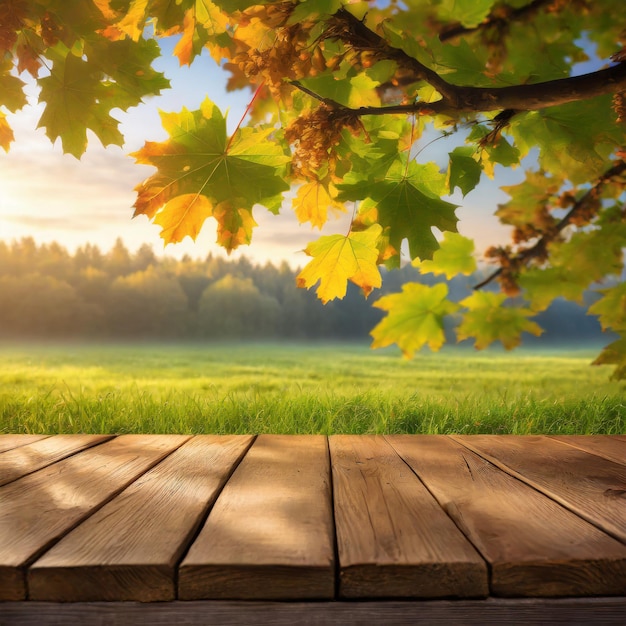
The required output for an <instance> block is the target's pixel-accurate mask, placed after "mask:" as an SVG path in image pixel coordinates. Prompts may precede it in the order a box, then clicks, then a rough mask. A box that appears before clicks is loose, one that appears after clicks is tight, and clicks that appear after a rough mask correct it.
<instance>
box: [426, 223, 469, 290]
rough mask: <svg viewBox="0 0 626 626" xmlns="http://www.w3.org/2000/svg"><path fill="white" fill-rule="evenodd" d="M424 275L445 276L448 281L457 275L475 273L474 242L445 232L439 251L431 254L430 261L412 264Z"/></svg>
mask: <svg viewBox="0 0 626 626" xmlns="http://www.w3.org/2000/svg"><path fill="white" fill-rule="evenodd" d="M414 265H415V266H416V267H419V269H420V272H422V273H424V274H428V273H430V274H435V275H440V274H445V276H446V278H447V279H448V280H449V279H450V278H452V277H453V276H456V275H457V274H463V275H465V276H469V275H470V274H473V273H474V272H475V271H476V257H475V256H474V242H473V240H472V239H468V238H467V237H463V235H459V234H458V233H451V232H446V233H444V235H443V241H442V242H441V246H440V248H439V250H437V251H436V252H435V253H434V254H433V258H432V261H431V260H429V259H426V260H424V261H420V262H417V263H416V262H414Z"/></svg>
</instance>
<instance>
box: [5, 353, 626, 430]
mask: <svg viewBox="0 0 626 626" xmlns="http://www.w3.org/2000/svg"><path fill="white" fill-rule="evenodd" d="M596 353H597V350H596V351H594V350H589V351H558V350H552V351H541V352H539V351H530V350H526V351H517V352H513V353H504V352H500V351H495V350H494V351H489V352H482V353H477V352H474V351H473V350H471V349H462V348H456V349H454V348H450V349H448V350H444V351H442V352H441V353H439V354H431V353H429V352H424V353H422V354H419V355H418V356H417V357H416V358H415V359H414V360H412V361H407V360H404V359H402V358H401V357H400V356H399V353H397V352H396V351H391V350H387V351H371V350H370V349H369V348H368V347H367V346H361V345H355V344H345V345H344V344H334V345H331V344H297V345H278V344H252V345H250V344H223V345H203V346H181V345H77V344H71V345H48V346H41V345H4V346H0V433H75V432H87V433H129V432H130V433H144V432H151V433H264V432H270V433H325V434H331V433H450V432H455V433H494V434H496V433H497V434H499V433H515V434H527V433H553V434H554V433H581V434H591V433H605V434H611V433H623V432H625V431H626V397H625V394H624V384H623V383H618V382H615V381H610V380H609V376H610V373H611V368H606V367H591V366H590V365H589V363H590V361H591V360H592V358H593V356H594V355H595V354H596Z"/></svg>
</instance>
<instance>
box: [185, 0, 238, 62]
mask: <svg viewBox="0 0 626 626" xmlns="http://www.w3.org/2000/svg"><path fill="white" fill-rule="evenodd" d="M227 26H228V17H227V16H226V15H225V14H224V13H222V11H221V10H220V8H219V7H218V6H217V5H215V4H214V3H213V2H211V0H195V2H194V3H193V5H192V6H191V8H189V9H187V11H186V12H185V17H184V18H183V36H182V37H181V38H180V40H179V42H178V43H177V44H176V47H175V48H174V55H175V56H177V57H178V60H179V62H180V64H181V65H190V64H191V62H192V61H193V60H194V58H195V57H197V56H198V55H200V54H201V52H202V49H203V47H204V46H205V44H206V43H207V42H208V41H209V39H211V38H217V37H218V36H219V35H223V34H224V33H226V27H227Z"/></svg>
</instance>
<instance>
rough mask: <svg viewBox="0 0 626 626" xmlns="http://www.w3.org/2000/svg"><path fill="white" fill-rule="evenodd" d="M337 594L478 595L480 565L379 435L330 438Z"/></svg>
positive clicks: (484, 585)
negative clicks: (337, 558) (335, 536)
mask: <svg viewBox="0 0 626 626" xmlns="http://www.w3.org/2000/svg"><path fill="white" fill-rule="evenodd" d="M330 455H331V463H332V471H333V490H334V506H335V524H336V527H337V552H338V556H339V563H340V585H339V595H340V596H341V597H344V598H363V597H365V598H367V597H370V598H376V597H378V598H380V597H383V598H384V597H390V598H392V597H421V598H441V597H446V596H447V597H455V596H456V597H481V596H487V595H488V593H489V586H488V580H487V567H486V565H485V562H484V561H483V559H482V558H481V557H480V556H479V555H478V553H477V552H476V550H475V549H474V547H473V546H472V545H471V543H469V541H468V540H467V539H466V538H465V537H464V536H463V534H462V533H461V531H460V530H459V529H458V528H457V527H456V526H455V525H454V523H453V522H452V520H451V519H450V518H449V517H448V516H447V515H446V513H445V511H444V510H443V509H442V508H441V507H440V506H439V505H438V504H437V502H436V501H435V499H434V498H433V497H432V495H431V494H430V493H429V492H428V490H427V489H426V488H425V487H424V485H423V484H422V483H421V482H420V480H419V478H417V476H416V475H415V474H414V473H413V472H412V471H411V469H410V468H409V467H407V465H406V464H405V463H404V462H403V461H402V459H401V458H400V457H399V456H398V455H397V454H396V453H395V452H394V450H393V449H392V448H391V447H390V446H389V444H387V442H386V441H385V440H384V438H383V437H381V436H356V435H355V436H348V435H337V436H333V437H331V438H330Z"/></svg>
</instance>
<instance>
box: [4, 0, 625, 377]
mask: <svg viewBox="0 0 626 626" xmlns="http://www.w3.org/2000/svg"><path fill="white" fill-rule="evenodd" d="M622 13H623V7H622V1H621V0H603V2H596V3H590V2H586V1H585V0H574V1H572V2H563V1H562V0H531V1H529V0H480V1H477V0H455V1H454V2H452V1H449V0H437V1H435V2H426V1H425V0H423V1H422V0H411V1H407V2H404V3H397V2H391V3H382V4H381V3H376V2H368V1H358V0H348V1H343V2H341V1H340V0H300V1H298V0H285V1H280V2H262V1H260V0H251V1H247V0H177V2H164V1H162V0H88V1H85V2H81V3H78V4H76V3H66V2H63V1H62V0H39V1H38V2H34V3H27V2H24V1H23V0H7V1H6V2H4V3H2V7H1V8H0V145H1V146H2V147H3V148H4V149H5V150H8V148H9V145H10V143H11V141H12V140H13V135H12V131H11V128H10V126H9V117H8V115H7V114H8V113H10V112H14V111H16V110H18V109H20V108H21V107H22V106H24V105H25V103H26V99H25V96H24V94H23V91H22V87H23V82H22V80H21V79H20V78H19V74H20V73H23V72H28V73H30V74H31V75H32V76H33V77H35V78H36V80H37V82H38V84H39V86H40V88H41V91H40V102H41V103H42V104H43V105H44V110H43V114H42V116H41V119H40V122H39V124H40V126H42V127H44V128H45V129H46V133H47V134H48V136H49V137H50V139H51V140H52V141H55V140H57V139H60V140H61V142H62V145H63V148H64V150H65V151H66V152H69V153H71V154H74V155H75V156H77V157H79V156H80V155H81V154H82V153H83V152H84V150H85V149H86V145H87V134H86V132H87V130H88V129H89V130H91V131H93V132H94V133H95V134H96V136H97V137H98V138H99V139H100V140H101V141H102V143H103V144H105V145H108V144H118V145H121V144H122V143H123V137H122V136H121V134H120V132H119V130H118V122H117V120H116V119H115V118H114V116H113V114H112V111H113V110H114V109H121V110H126V109H128V108H129V107H132V106H137V105H138V104H140V102H141V101H142V99H143V98H145V97H146V96H149V95H157V94H159V93H160V91H161V90H163V89H165V88H167V87H168V84H169V83H168V81H167V79H166V78H165V77H164V76H163V75H162V74H161V73H159V72H157V71H155V70H154V69H153V67H152V63H153V61H154V60H155V59H156V58H157V56H158V55H159V53H160V51H159V46H158V41H159V40H160V39H162V38H164V37H170V36H176V37H177V42H176V45H175V48H174V53H175V54H176V56H177V57H178V59H179V61H180V63H181V64H190V63H193V61H194V59H195V58H196V57H198V56H199V55H200V54H202V53H203V52H204V51H205V50H206V51H207V53H208V54H210V55H211V56H212V57H213V58H214V59H215V61H216V62H218V63H220V64H221V65H222V66H223V67H224V68H225V69H226V70H227V71H228V72H229V74H230V79H229V88H230V89H233V90H234V89H250V104H249V106H248V109H247V110H246V111H245V112H244V115H243V117H242V118H241V121H240V123H239V125H238V126H237V128H236V130H235V131H234V132H233V133H230V134H229V133H228V132H227V125H226V120H225V117H224V116H223V114H222V113H221V112H220V111H219V109H218V108H217V107H216V106H215V105H214V103H212V102H211V101H210V100H209V99H207V100H205V101H204V103H203V104H202V105H201V106H200V108H199V109H198V110H197V111H188V110H186V109H183V110H182V111H180V112H168V113H163V114H162V122H163V126H164V128H165V130H166V131H167V133H168V139H167V140H166V141H163V142H151V141H147V142H146V144H145V146H144V147H143V148H142V149H141V150H139V151H138V152H136V153H135V155H134V156H135V158H136V160H137V162H139V163H142V164H148V165H152V166H154V167H155V168H156V171H155V173H154V174H152V175H151V176H150V177H149V178H147V179H146V180H145V181H144V182H143V183H141V184H140V185H138V187H137V201H136V203H135V214H136V215H139V214H143V215H146V216H147V217H148V218H149V219H152V220H154V222H155V223H157V224H159V225H160V226H161V228H162V232H161V236H162V237H163V239H164V241H165V242H166V243H170V242H177V241H180V240H181V239H183V238H184V237H186V236H190V237H192V238H195V237H196V236H197V234H198V232H199V230H200V229H201V228H202V225H203V224H204V222H205V221H206V220H207V219H208V218H213V219H215V220H216V221H217V223H218V229H217V233H218V234H217V242H218V243H219V244H220V245H222V246H224V247H225V248H226V249H227V250H232V249H234V248H236V247H238V246H240V245H243V244H249V243H250V242H251V241H252V239H253V232H254V228H255V227H256V225H257V224H256V221H255V219H254V212H255V211H257V210H260V207H264V208H265V209H268V210H270V211H272V212H274V213H277V212H279V211H280V210H283V209H288V208H291V209H292V210H293V211H294V212H295V214H296V216H297V217H298V219H299V221H300V222H302V223H306V222H309V223H310V224H311V226H313V227H318V228H322V227H324V226H325V224H326V223H327V222H328V220H329V218H330V217H331V216H332V215H334V214H336V213H342V212H348V213H351V214H352V220H351V224H350V228H349V230H348V232H342V233H337V234H332V235H327V234H324V235H323V236H322V237H321V238H320V239H318V240H317V241H314V242H312V243H311V244H310V245H309V246H308V247H307V249H306V252H307V254H309V255H310V256H311V257H312V260H311V262H310V264H309V265H308V266H307V267H305V268H304V269H303V270H302V272H301V273H300V275H299V276H298V278H297V282H298V284H299V285H301V286H303V287H307V288H311V287H313V286H314V285H318V287H317V293H318V296H319V298H320V299H321V300H322V301H324V302H326V301H329V300H332V299H334V298H338V297H339V298H340V297H342V295H343V294H345V293H346V285H347V283H348V282H350V281H351V282H352V283H354V284H356V285H358V286H359V287H360V288H361V289H362V290H363V292H364V294H365V295H368V294H369V293H370V292H372V291H373V290H374V289H377V288H379V287H380V285H381V275H380V272H379V271H378V268H377V266H378V265H380V264H385V265H387V266H388V267H390V268H393V267H398V266H400V265H402V263H404V262H406V261H411V262H413V263H414V264H415V265H416V266H417V267H420V268H421V271H422V272H432V273H435V274H437V273H443V274H445V275H446V276H447V277H451V276H453V275H454V274H455V273H466V274H467V273H471V271H473V268H474V263H475V254H476V253H475V252H474V249H473V247H472V244H471V242H469V241H468V240H467V239H465V238H463V237H461V236H460V235H458V233H457V222H458V218H457V215H456V209H457V203H458V202H459V201H463V200H460V198H459V195H461V196H462V197H463V198H465V196H467V195H468V194H470V193H472V191H473V190H474V189H475V188H476V187H478V186H479V185H480V183H481V180H482V179H483V177H484V176H487V177H495V176H497V175H500V174H501V172H502V171H503V170H504V169H506V168H515V167H522V168H524V169H525V180H524V181H523V182H522V183H520V184H517V185H508V186H505V187H504V190H505V191H506V192H507V193H508V194H509V196H510V200H509V201H508V202H506V203H504V204H502V205H501V206H500V207H499V208H498V210H497V217H498V218H499V219H500V221H501V222H502V223H504V224H505V225H508V226H510V227H511V230H512V232H511V235H512V241H511V243H510V244H509V245H506V246H502V245H500V246H495V247H493V248H491V249H489V250H487V251H486V253H485V258H486V259H487V260H488V261H491V262H493V263H494V264H496V266H497V267H496V269H494V271H493V273H492V274H491V276H489V277H488V279H487V280H486V281H485V283H487V282H490V281H492V280H497V281H499V283H500V287H501V289H502V293H501V294H499V295H496V294H492V293H477V294H474V295H473V296H472V297H470V298H466V299H464V300H463V301H461V302H453V301H451V300H450V299H449V297H448V294H446V293H444V290H443V289H442V288H440V287H436V288H431V289H427V290H424V289H422V288H421V287H422V286H416V285H406V286H405V288H404V289H403V291H402V293H399V294H395V295H394V296H385V297H384V298H382V299H381V300H379V301H378V303H377V306H378V307H379V308H381V309H383V310H384V311H386V312H387V317H386V318H385V319H384V320H383V322H381V324H379V326H377V327H376V329H374V331H373V333H372V334H373V336H374V345H387V344H389V343H392V342H395V343H398V345H400V347H401V348H402V349H403V350H404V352H405V353H407V354H411V353H412V352H413V351H414V350H416V349H417V348H419V347H421V346H422V345H425V344H428V345H430V347H431V348H433V349H437V348H438V347H440V345H441V343H442V337H443V331H442V329H443V323H444V319H445V318H446V316H449V315H451V314H453V313H454V314H459V315H461V317H462V321H461V325H460V327H459V328H460V330H459V333H460V335H459V336H460V338H465V337H473V338H474V339H475V342H476V346H477V347H478V348H482V347H485V346H486V345H488V344H490V343H491V342H493V341H495V340H499V341H501V342H502V343H503V344H504V345H505V346H506V347H513V346H515V345H517V344H518V343H519V340H520V334H521V333H522V332H530V333H534V334H537V333H538V332H539V328H538V327H537V326H536V324H535V323H534V322H533V321H532V320H531V319H530V318H531V317H532V316H533V315H534V314H536V313H537V312H540V311H542V310H544V309H545V308H546V307H547V306H548V305H549V304H550V302H552V301H553V300H554V299H555V298H557V297H565V298H568V299H571V300H574V301H579V300H580V299H581V298H582V294H583V292H584V291H585V290H587V289H588V288H589V287H590V286H594V285H597V284H598V283H600V282H602V281H603V280H605V279H606V278H607V277H611V276H619V275H620V274H621V273H622V272H623V253H622V251H623V249H624V248H625V247H626V209H625V202H626V188H625V185H626V162H625V160H624V159H625V157H626V152H625V150H626V127H625V126H624V118H625V112H624V98H625V96H624V94H625V93H626V46H625V44H626V41H625V35H624V32H625V31H624V28H625V24H624V23H622V21H620V20H619V19H614V16H620V15H621V14H622ZM585 61H593V66H594V68H595V69H594V71H591V72H589V73H586V74H581V73H580V71H579V69H578V67H577V64H579V63H581V62H585ZM16 74H17V75H16ZM433 135H434V136H441V137H447V138H448V139H449V138H451V137H452V138H453V140H456V143H457V145H456V146H455V147H454V148H453V149H452V150H451V151H450V152H449V154H448V156H447V159H445V163H444V162H443V160H442V159H440V158H439V159H437V160H433V161H429V160H427V159H425V158H423V157H425V156H426V155H429V154H431V155H432V154H433V152H434V148H433V149H427V148H428V147H429V146H428V142H430V141H431V138H432V137H433ZM291 189H293V190H294V193H291V194H287V193H286V192H287V191H289V190H291ZM458 192H460V194H459V193H458ZM622 292H623V282H619V281H618V283H617V286H614V287H611V288H608V289H606V290H605V291H603V292H602V297H601V300H599V301H598V303H596V304H595V305H594V308H593V309H592V310H591V312H592V313H594V312H595V313H596V314H598V315H600V316H601V320H602V323H603V325H604V326H605V327H606V328H607V329H611V330H614V331H617V332H618V333H620V334H621V336H622V339H621V340H620V341H618V342H616V343H614V344H612V346H610V347H609V348H608V349H607V351H605V352H604V353H603V354H602V355H601V356H600V357H599V361H598V362H611V363H615V364H616V365H617V369H616V375H617V376H626V338H624V336H625V335H626V322H625V321H624V319H625V314H624V311H623V299H624V298H623V293H622Z"/></svg>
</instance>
